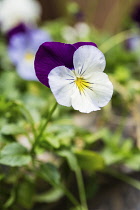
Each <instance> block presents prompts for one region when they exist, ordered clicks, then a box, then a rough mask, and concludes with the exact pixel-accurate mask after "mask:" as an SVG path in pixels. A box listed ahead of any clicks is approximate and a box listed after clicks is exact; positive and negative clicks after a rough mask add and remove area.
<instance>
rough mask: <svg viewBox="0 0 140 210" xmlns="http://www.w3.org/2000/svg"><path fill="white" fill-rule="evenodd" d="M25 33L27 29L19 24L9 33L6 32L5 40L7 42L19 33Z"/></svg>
mask: <svg viewBox="0 0 140 210" xmlns="http://www.w3.org/2000/svg"><path fill="white" fill-rule="evenodd" d="M26 31H27V27H26V25H25V24H23V23H20V24H19V25H18V26H16V27H14V28H12V29H11V30H10V31H8V32H7V40H8V42H9V41H10V39H11V38H12V37H13V36H14V35H16V34H19V33H25V32H26Z"/></svg>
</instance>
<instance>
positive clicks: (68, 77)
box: [48, 66, 74, 106]
mask: <svg viewBox="0 0 140 210" xmlns="http://www.w3.org/2000/svg"><path fill="white" fill-rule="evenodd" d="M48 78H49V85H50V88H51V91H52V93H53V94H54V96H55V98H56V100H57V102H58V103H59V104H61V105H63V106H71V95H72V93H73V86H74V82H73V81H74V74H73V71H71V70H69V69H68V68H66V67H65V66H59V67H56V68H54V69H52V70H51V72H50V73H49V75H48Z"/></svg>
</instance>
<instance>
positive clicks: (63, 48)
mask: <svg viewBox="0 0 140 210" xmlns="http://www.w3.org/2000/svg"><path fill="white" fill-rule="evenodd" d="M83 45H92V46H95V47H97V45H96V44H95V43H93V42H77V43H75V44H64V43H60V42H45V43H43V44H42V45H41V46H40V47H39V49H38V51H37V53H36V56H35V71H36V76H37V77H38V79H39V81H40V82H41V83H42V84H44V85H46V86H47V87H49V83H48V74H49V73H50V71H51V70H52V69H54V68H55V67H57V66H66V67H67V68H69V69H73V68H74V66H73V54H74V52H75V51H76V50H77V49H78V48H79V47H81V46H83Z"/></svg>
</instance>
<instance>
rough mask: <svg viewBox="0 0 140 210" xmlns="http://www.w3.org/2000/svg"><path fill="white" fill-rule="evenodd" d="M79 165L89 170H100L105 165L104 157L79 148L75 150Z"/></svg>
mask: <svg viewBox="0 0 140 210" xmlns="http://www.w3.org/2000/svg"><path fill="white" fill-rule="evenodd" d="M75 154H76V156H77V160H78V163H79V165H80V167H81V168H82V169H84V170H87V171H89V172H91V171H96V170H102V169H103V168H104V166H105V163H104V159H103V158H102V157H101V156H100V155H99V154H98V153H96V152H92V151H89V150H81V151H76V152H75Z"/></svg>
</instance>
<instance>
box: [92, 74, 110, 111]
mask: <svg viewBox="0 0 140 210" xmlns="http://www.w3.org/2000/svg"><path fill="white" fill-rule="evenodd" d="M88 81H89V82H90V83H92V91H90V90H88V92H89V94H90V95H92V96H93V99H94V101H96V103H97V104H98V106H99V107H103V106H105V105H106V104H107V103H108V102H109V101H110V99H111V97H112V94H113V85H112V83H111V82H110V80H109V78H108V76H107V74H105V73H102V72H94V73H93V74H92V76H91V78H88Z"/></svg>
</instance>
